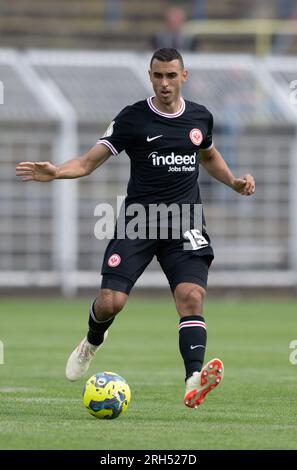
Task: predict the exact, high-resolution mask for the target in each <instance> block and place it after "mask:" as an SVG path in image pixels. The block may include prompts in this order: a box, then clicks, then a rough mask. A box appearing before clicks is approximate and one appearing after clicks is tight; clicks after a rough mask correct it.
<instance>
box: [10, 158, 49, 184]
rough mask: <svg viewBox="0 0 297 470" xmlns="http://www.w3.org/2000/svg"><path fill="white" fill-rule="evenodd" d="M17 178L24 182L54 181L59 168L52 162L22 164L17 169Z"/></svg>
mask: <svg viewBox="0 0 297 470" xmlns="http://www.w3.org/2000/svg"><path fill="white" fill-rule="evenodd" d="M16 176H20V177H21V179H22V181H42V182H46V181H52V180H54V179H55V178H56V176H57V167H56V166H55V165H53V164H52V163H50V162H21V163H19V164H18V165H17V167H16Z"/></svg>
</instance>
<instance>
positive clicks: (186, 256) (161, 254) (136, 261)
mask: <svg viewBox="0 0 297 470" xmlns="http://www.w3.org/2000/svg"><path fill="white" fill-rule="evenodd" d="M203 237H204V239H205V240H206V241H207V246H203V247H201V248H198V249H197V246H196V247H195V249H187V250H185V249H184V243H185V240H184V239H169V240H160V239H159V240H158V239H157V240H150V239H145V240H141V239H136V240H131V239H129V238H125V239H112V240H111V241H110V242H109V244H108V246H107V248H106V251H105V255H104V260H103V265H102V270H101V274H102V276H103V277H102V284H101V287H102V288H105V289H112V290H117V291H120V292H125V293H126V294H129V293H130V291H131V289H132V287H133V286H134V284H135V282H136V281H137V279H138V278H139V277H140V276H141V274H142V273H143V271H144V270H145V268H146V267H147V266H148V264H149V263H150V262H151V261H152V259H153V257H154V256H155V255H156V257H157V259H158V261H159V263H160V266H161V268H162V270H163V272H164V273H165V275H166V277H167V279H168V282H169V285H170V288H171V290H172V292H174V290H175V288H176V286H177V285H178V284H180V283H181V282H191V283H194V284H198V285H199V286H201V287H203V288H204V289H206V287H207V278H208V268H209V266H210V264H211V262H212V260H213V258H214V255H213V250H212V247H211V245H210V240H209V237H208V235H207V233H206V232H203Z"/></svg>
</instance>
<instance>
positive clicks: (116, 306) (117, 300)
mask: <svg viewBox="0 0 297 470" xmlns="http://www.w3.org/2000/svg"><path fill="white" fill-rule="evenodd" d="M127 297H128V296H127V295H126V294H124V293H122V292H116V291H112V290H110V289H102V290H101V291H100V294H99V296H98V297H97V299H96V302H95V314H96V318H97V319H98V320H99V321H105V320H108V319H110V318H112V317H114V316H115V315H116V314H117V313H119V312H120V311H121V310H122V309H123V307H124V305H125V303H126V300H127Z"/></svg>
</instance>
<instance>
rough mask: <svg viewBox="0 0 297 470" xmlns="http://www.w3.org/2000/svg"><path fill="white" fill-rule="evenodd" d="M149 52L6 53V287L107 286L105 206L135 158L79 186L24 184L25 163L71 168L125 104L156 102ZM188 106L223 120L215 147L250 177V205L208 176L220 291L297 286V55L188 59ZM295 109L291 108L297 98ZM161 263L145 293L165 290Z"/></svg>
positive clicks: (2, 191)
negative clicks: (99, 213)
mask: <svg viewBox="0 0 297 470" xmlns="http://www.w3.org/2000/svg"><path fill="white" fill-rule="evenodd" d="M149 59H150V57H149V56H145V55H137V54H134V53H116V52H113V53H99V52H98V53H88V52H85V53H82V52H67V53H66V52H61V51H28V52H25V53H20V52H16V51H14V50H0V80H1V81H2V83H3V90H4V103H3V104H2V105H0V122H1V128H0V137H1V138H0V287H1V286H2V287H5V286H28V287H33V286H49V287H50V286H51V287H52V286H56V287H61V289H62V291H63V292H64V293H65V294H71V293H74V292H75V291H76V289H77V288H79V287H93V286H96V285H98V286H99V285H100V266H101V262H102V257H103V253H104V249H105V246H106V243H107V242H106V241H104V240H103V241H102V240H97V239H96V238H95V236H94V226H95V223H96V220H97V219H96V217H95V216H94V209H95V207H96V205H97V204H98V203H101V202H108V203H112V204H115V202H116V197H117V196H118V195H125V192H126V185H127V180H128V177H129V160H128V158H127V156H126V155H125V154H122V155H120V156H117V157H111V158H110V159H109V161H108V162H107V163H105V164H104V165H103V167H101V168H100V170H98V171H95V172H94V173H93V174H92V175H90V176H88V177H86V178H82V179H80V180H70V181H69V180H60V181H55V182H53V183H48V184H42V183H22V182H21V181H19V180H18V179H17V178H16V177H15V172H14V167H15V165H16V163H18V162H19V161H24V160H31V161H35V160H38V161H40V160H50V161H53V162H54V163H60V162H62V161H66V160H69V159H70V158H72V157H73V156H75V155H78V154H81V153H83V152H84V151H85V150H86V149H87V148H90V147H91V146H92V145H94V144H95V142H96V141H97V140H98V138H99V137H100V136H101V135H102V132H103V131H104V130H105V129H106V127H107V125H108V124H109V122H110V121H111V120H112V119H113V118H114V116H115V115H116V114H117V113H118V112H119V111H120V110H121V109H122V108H123V107H124V106H126V105H127V104H131V103H133V102H135V101H137V100H140V99H144V98H145V97H147V96H150V94H151V93H152V92H151V86H150V83H149V80H148V77H147V69H148V63H149ZM185 63H186V66H187V67H188V68H189V69H190V80H189V82H188V83H187V85H186V87H185V94H184V96H185V98H188V99H191V100H193V101H197V102H200V103H202V104H204V105H206V106H207V107H208V108H209V109H210V110H211V111H212V112H213V114H214V118H215V132H214V140H215V144H216V146H217V147H218V149H219V150H221V151H222V154H223V156H224V157H225V159H226V160H227V162H228V164H229V165H230V166H231V168H232V169H233V171H234V172H235V173H236V174H238V175H240V174H244V173H246V172H247V171H248V172H251V173H252V174H254V175H255V178H256V181H257V192H256V194H255V196H254V197H253V198H243V197H241V196H239V195H238V194H235V193H233V192H232V191H231V190H230V189H229V188H227V187H224V186H223V185H221V184H219V183H217V182H216V181H214V180H212V179H211V178H210V177H209V176H208V175H206V174H205V173H204V172H203V170H202V171H201V175H200V184H201V190H202V197H203V201H204V207H205V213H206V217H207V225H208V231H209V233H210V234H211V237H212V241H213V246H214V249H215V252H216V259H215V262H214V264H213V267H212V270H211V274H210V282H211V285H217V286H278V285H282V286H297V191H296V179H297V163H296V156H297V105H294V104H292V102H290V92H291V89H290V83H291V82H292V81H293V80H294V79H296V78H297V60H296V59H286V60H281V59H280V60H277V59H267V60H264V59H263V60H259V59H257V58H255V57H251V56H234V55H228V56H215V55H210V56H209V55H189V54H188V55H186V56H185ZM291 101H292V100H291ZM166 282H167V281H166V279H165V276H164V275H163V274H162V273H161V271H160V269H159V267H158V265H157V262H156V261H153V262H152V264H151V265H150V267H149V269H148V270H147V271H146V272H145V273H144V274H143V276H142V277H141V278H140V280H139V282H138V285H140V286H144V285H145V286H151V287H160V286H164V285H166Z"/></svg>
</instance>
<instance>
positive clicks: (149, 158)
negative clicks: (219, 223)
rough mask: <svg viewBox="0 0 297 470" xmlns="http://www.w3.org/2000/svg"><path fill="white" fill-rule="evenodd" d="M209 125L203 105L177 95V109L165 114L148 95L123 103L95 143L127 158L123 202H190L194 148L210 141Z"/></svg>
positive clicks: (194, 191)
mask: <svg viewBox="0 0 297 470" xmlns="http://www.w3.org/2000/svg"><path fill="white" fill-rule="evenodd" d="M212 129H213V117H212V114H211V113H210V112H209V111H208V110H207V109H206V108H205V107H204V106H202V105H200V104H197V103H193V102H191V101H187V100H184V99H182V100H181V108H180V110H179V111H178V112H177V113H175V114H166V113H163V112H161V111H159V110H158V109H157V108H156V107H155V106H154V104H153V97H151V98H148V99H147V100H143V101H139V102H137V103H135V104H133V105H131V106H127V107H126V108H124V109H123V110H122V111H121V112H120V113H119V114H118V115H117V116H116V118H115V119H114V120H113V121H112V123H111V124H110V126H109V128H108V129H107V131H106V133H105V135H104V136H103V137H102V138H101V139H100V140H99V141H98V142H97V143H102V144H104V145H106V146H107V147H108V148H109V149H110V150H111V152H112V153H113V154H114V155H118V154H119V153H120V152H122V151H123V150H125V151H126V153H127V155H128V156H129V158H130V162H131V175H130V180H129V183H128V188H127V198H126V204H130V203H140V204H143V205H147V204H159V203H165V204H171V203H177V204H196V203H201V199H200V194H199V186H198V182H197V178H198V174H199V149H200V148H201V149H208V148H210V147H211V146H212Z"/></svg>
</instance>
